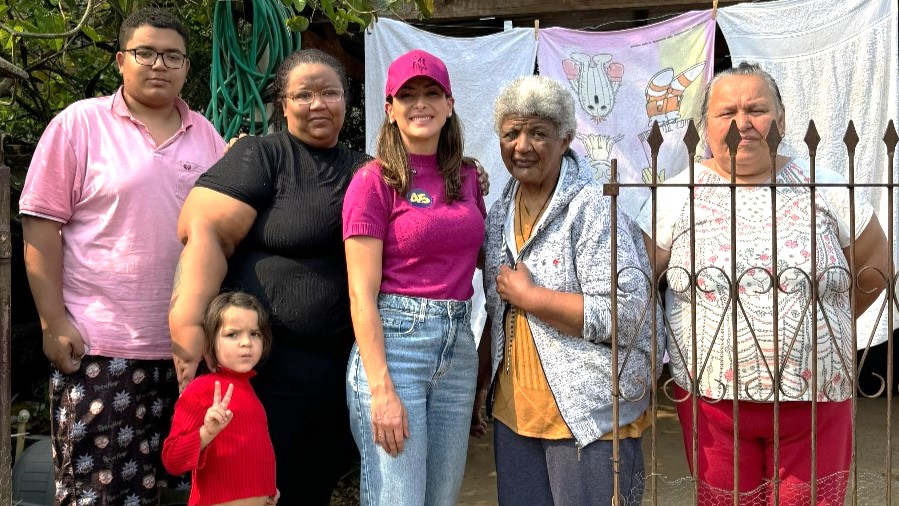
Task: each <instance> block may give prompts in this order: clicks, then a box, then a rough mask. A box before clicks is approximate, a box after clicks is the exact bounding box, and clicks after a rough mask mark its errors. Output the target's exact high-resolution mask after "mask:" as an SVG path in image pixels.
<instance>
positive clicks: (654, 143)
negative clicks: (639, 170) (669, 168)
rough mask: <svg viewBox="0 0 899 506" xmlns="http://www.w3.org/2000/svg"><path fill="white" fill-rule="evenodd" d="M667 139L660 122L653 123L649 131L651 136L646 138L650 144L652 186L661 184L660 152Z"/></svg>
mask: <svg viewBox="0 0 899 506" xmlns="http://www.w3.org/2000/svg"><path fill="white" fill-rule="evenodd" d="M663 142H665V138H664V137H662V129H661V128H659V122H658V121H653V122H652V128H651V129H650V130H649V136H648V137H646V143H647V144H649V156H650V160H651V162H650V163H651V165H652V166H651V167H650V169H649V170H651V171H652V184H656V183H658V182H659V150H660V149H661V148H662V143H663Z"/></svg>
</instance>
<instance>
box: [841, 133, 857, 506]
mask: <svg viewBox="0 0 899 506" xmlns="http://www.w3.org/2000/svg"><path fill="white" fill-rule="evenodd" d="M843 142H844V143H845V144H846V151H847V154H848V155H849V177H848V179H849V184H848V188H849V230H850V231H852V233H850V234H849V280H850V281H851V285H850V290H849V314H850V315H852V318H851V319H850V320H851V322H850V324H851V328H852V336H853V337H855V336H858V321H857V320H856V318H855V313H856V311H855V307H856V305H857V304H858V300H857V298H856V296H855V287H856V286H859V285H858V283H859V279H858V264H857V263H856V259H855V253H856V252H855V147H856V146H857V145H858V135H857V134H856V132H855V125H854V124H853V122H852V120H849V126H848V127H847V128H846V135H845V136H844V137H843ZM852 358H853V360H852V364H851V367H852V385H855V384H856V381H857V379H856V378H858V371H857V369H858V364H857V361H856V360H855V357H854V356H853V357H852ZM849 398H850V399H851V402H852V422H851V423H852V450H851V453H850V461H849V462H850V464H849V473H850V476H851V477H852V506H857V505H858V463H857V462H856V458H857V456H858V437H856V436H857V434H856V426H857V424H856V423H855V421H856V420H858V395H855V391H854V390H853V392H852V395H850V396H849Z"/></svg>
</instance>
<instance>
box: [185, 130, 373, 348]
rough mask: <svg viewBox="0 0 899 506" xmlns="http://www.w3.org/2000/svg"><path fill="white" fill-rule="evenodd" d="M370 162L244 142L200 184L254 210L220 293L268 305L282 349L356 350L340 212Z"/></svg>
mask: <svg viewBox="0 0 899 506" xmlns="http://www.w3.org/2000/svg"><path fill="white" fill-rule="evenodd" d="M366 159H367V156H366V155H364V154H362V153H359V152H357V151H353V150H351V149H349V148H346V147H345V146H343V145H340V144H338V145H337V146H336V147H333V148H328V149H320V148H313V147H310V146H307V145H306V144H304V143H302V142H301V141H299V140H298V139H297V138H295V137H294V136H293V135H291V134H290V133H288V132H279V133H275V134H272V135H268V136H264V137H247V138H244V139H241V140H240V141H238V142H237V143H235V144H234V146H233V147H232V148H231V149H230V150H229V151H228V152H227V153H226V154H225V156H224V157H223V158H222V159H221V160H220V161H219V162H218V163H216V164H215V165H214V166H213V167H212V168H210V169H209V170H208V171H207V172H206V173H205V174H204V175H203V176H201V177H200V179H199V180H198V181H197V183H196V185H197V186H199V187H204V188H209V189H211V190H214V191H217V192H220V193H223V194H225V195H228V196H229V197H232V198H234V199H237V200H239V201H241V202H244V203H246V204H247V205H249V206H251V207H252V208H253V209H255V210H256V213H257V215H256V221H255V222H254V223H253V226H252V228H251V229H250V231H249V233H248V234H247V236H246V238H244V239H243V241H241V243H240V244H239V245H238V247H237V249H236V251H235V253H234V255H233V256H232V257H231V258H230V259H229V261H228V274H227V276H226V277H225V281H224V282H223V284H222V288H224V289H231V290H243V291H245V292H248V293H251V294H253V295H255V296H257V297H258V298H259V299H260V300H261V301H262V302H263V304H265V305H266V307H267V308H268V309H269V311H270V312H271V316H272V331H273V333H274V338H275V343H276V345H286V346H291V347H295V348H306V349H314V350H321V351H333V352H338V353H346V352H348V351H349V348H350V346H351V345H352V342H353V330H352V322H351V320H350V309H349V291H348V288H347V272H346V256H345V254H344V249H343V241H342V238H341V229H342V226H343V224H342V221H341V208H342V206H343V197H344V194H345V193H346V189H347V186H348V185H349V182H350V179H351V178H352V175H353V172H354V171H355V169H356V168H357V167H358V166H359V165H360V164H361V163H362V162H364V161H365V160H366Z"/></svg>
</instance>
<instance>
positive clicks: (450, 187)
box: [377, 99, 464, 204]
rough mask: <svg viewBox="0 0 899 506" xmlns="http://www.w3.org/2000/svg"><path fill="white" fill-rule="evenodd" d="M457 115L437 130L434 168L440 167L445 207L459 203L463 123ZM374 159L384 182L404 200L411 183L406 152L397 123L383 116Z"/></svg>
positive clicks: (410, 172) (410, 171)
mask: <svg viewBox="0 0 899 506" xmlns="http://www.w3.org/2000/svg"><path fill="white" fill-rule="evenodd" d="M388 100H391V99H388ZM457 116H458V114H456V113H455V112H454V113H453V115H452V116H450V117H448V118H446V123H445V124H444V125H443V128H441V129H440V138H439V140H438V141H437V166H438V167H439V168H440V175H441V176H443V187H444V189H445V193H446V198H445V200H446V202H447V203H448V204H449V203H452V202H454V201H456V200H462V180H463V178H462V152H463V148H464V136H463V134H462V123H461V122H460V121H459V119H458V117H457ZM377 156H378V162H379V163H380V164H381V174H382V176H383V178H384V183H386V184H387V186H389V187H391V188H393V189H394V190H396V192H397V193H399V194H400V195H402V196H403V197H406V196H407V195H408V194H409V190H410V189H411V188H410V186H411V184H412V183H411V180H412V168H411V167H409V153H408V151H406V145H405V144H403V137H402V136H401V135H400V128H399V127H398V126H397V125H396V123H390V120H389V119H388V118H386V117H385V118H384V121H383V122H382V123H381V129H380V130H379V131H378V140H377Z"/></svg>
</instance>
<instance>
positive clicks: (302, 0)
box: [293, 0, 306, 13]
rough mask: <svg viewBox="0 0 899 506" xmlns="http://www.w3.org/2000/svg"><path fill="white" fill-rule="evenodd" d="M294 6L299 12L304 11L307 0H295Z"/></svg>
mask: <svg viewBox="0 0 899 506" xmlns="http://www.w3.org/2000/svg"><path fill="white" fill-rule="evenodd" d="M293 8H294V10H295V11H297V12H298V13H299V12H303V9H305V8H306V0H293Z"/></svg>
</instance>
